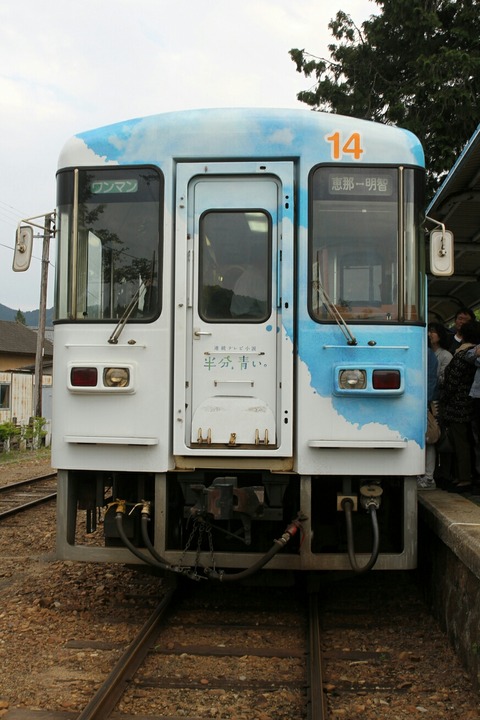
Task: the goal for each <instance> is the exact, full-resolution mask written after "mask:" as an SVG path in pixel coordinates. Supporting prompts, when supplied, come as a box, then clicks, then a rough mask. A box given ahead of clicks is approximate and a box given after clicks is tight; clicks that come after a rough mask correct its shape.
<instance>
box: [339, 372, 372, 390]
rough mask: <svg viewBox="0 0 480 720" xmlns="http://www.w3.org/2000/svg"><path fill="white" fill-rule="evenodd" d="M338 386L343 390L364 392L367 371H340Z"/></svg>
mask: <svg viewBox="0 0 480 720" xmlns="http://www.w3.org/2000/svg"><path fill="white" fill-rule="evenodd" d="M338 385H339V387H340V388H341V389H342V390H364V389H365V388H366V387H367V373H366V371H365V370H340V374H339V376H338Z"/></svg>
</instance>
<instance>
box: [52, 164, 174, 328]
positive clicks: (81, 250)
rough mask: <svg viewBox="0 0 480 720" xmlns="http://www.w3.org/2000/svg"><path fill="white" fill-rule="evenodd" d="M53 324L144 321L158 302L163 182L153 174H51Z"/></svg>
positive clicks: (152, 170)
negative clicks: (54, 181) (54, 205)
mask: <svg viewBox="0 0 480 720" xmlns="http://www.w3.org/2000/svg"><path fill="white" fill-rule="evenodd" d="M57 187H58V215H59V222H58V227H59V239H58V251H57V252H58V256H57V295H56V303H55V309H56V319H71V320H84V321H90V320H96V321H98V320H108V321H117V320H118V319H119V318H121V317H122V316H123V314H124V313H125V312H126V310H127V308H131V307H133V309H132V311H131V313H130V314H129V317H130V318H132V319H135V320H137V321H149V320H152V319H154V318H155V317H157V316H158V314H159V312H160V310H161V307H160V298H161V293H160V290H161V287H160V285H161V267H160V261H161V257H162V255H161V227H162V225H161V207H162V202H161V200H162V196H163V178H162V176H161V174H160V173H159V171H158V169H156V168H150V167H149V168H145V167H135V168H122V167H115V168H112V167H108V168H93V169H79V170H73V171H72V170H68V171H63V172H61V173H59V175H58V186H57Z"/></svg>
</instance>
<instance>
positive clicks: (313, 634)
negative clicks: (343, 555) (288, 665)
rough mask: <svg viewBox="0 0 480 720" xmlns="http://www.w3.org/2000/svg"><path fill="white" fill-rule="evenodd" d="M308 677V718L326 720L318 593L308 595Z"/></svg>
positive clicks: (309, 719) (310, 719)
mask: <svg viewBox="0 0 480 720" xmlns="http://www.w3.org/2000/svg"><path fill="white" fill-rule="evenodd" d="M308 643H309V652H308V679H309V693H308V698H307V717H308V720H326V718H327V709H326V704H325V695H324V692H323V668H322V654H321V647H320V617H319V612H318V595H317V594H316V593H312V594H310V596H309V634H308Z"/></svg>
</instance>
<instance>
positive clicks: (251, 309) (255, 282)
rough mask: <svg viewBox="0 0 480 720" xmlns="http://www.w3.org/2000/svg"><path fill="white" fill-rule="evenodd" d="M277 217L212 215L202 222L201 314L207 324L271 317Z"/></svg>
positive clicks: (256, 213) (214, 212)
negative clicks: (273, 224) (273, 228)
mask: <svg viewBox="0 0 480 720" xmlns="http://www.w3.org/2000/svg"><path fill="white" fill-rule="evenodd" d="M271 236H272V232H271V218H270V216H269V215H268V214H267V213H265V212H259V211H246V210H241V211H237V210H232V211H224V210H222V211H219V210H209V211H208V212H205V213H204V214H203V215H202V217H201V218H200V238H199V240H200V244H199V253H200V258H199V274H200V278H199V315H200V317H201V318H202V320H204V321H205V322H223V323H224V322H242V323H245V322H247V323H248V322H251V323H260V322H265V321H266V320H267V319H268V318H269V317H270V315H271V281H270V276H271V273H270V267H271Z"/></svg>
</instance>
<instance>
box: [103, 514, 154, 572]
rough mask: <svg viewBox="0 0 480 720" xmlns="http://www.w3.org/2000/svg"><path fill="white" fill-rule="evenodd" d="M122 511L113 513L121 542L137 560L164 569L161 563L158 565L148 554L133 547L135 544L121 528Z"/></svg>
mask: <svg viewBox="0 0 480 720" xmlns="http://www.w3.org/2000/svg"><path fill="white" fill-rule="evenodd" d="M123 516H124V513H123V512H117V513H116V514H115V524H116V526H117V530H118V534H119V535H120V539H121V541H122V542H123V544H124V545H125V546H126V547H127V548H128V549H129V550H130V552H132V553H133V554H134V555H135V556H136V557H137V558H139V560H141V561H142V562H144V563H146V564H147V565H153V567H156V568H160V569H161V570H163V569H164V567H163V565H160V564H159V563H158V562H157V561H156V560H154V559H153V558H152V557H150V556H149V555H145V554H144V553H142V552H141V550H139V549H138V548H136V547H135V545H134V544H133V543H132V542H130V540H129V539H128V537H127V536H126V534H125V530H124V529H123Z"/></svg>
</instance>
